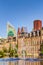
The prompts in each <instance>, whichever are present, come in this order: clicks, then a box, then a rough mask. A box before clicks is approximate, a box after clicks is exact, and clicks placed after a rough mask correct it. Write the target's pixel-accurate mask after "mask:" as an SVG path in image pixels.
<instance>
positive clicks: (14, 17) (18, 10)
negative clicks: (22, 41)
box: [0, 0, 43, 37]
mask: <svg viewBox="0 0 43 65" xmlns="http://www.w3.org/2000/svg"><path fill="white" fill-rule="evenodd" d="M35 19H40V20H42V23H43V0H0V36H1V37H6V35H7V22H8V21H9V22H10V23H11V24H12V25H13V26H14V27H15V28H16V30H17V29H18V27H22V26H25V27H27V29H28V32H30V31H32V29H33V21H34V20H35Z"/></svg>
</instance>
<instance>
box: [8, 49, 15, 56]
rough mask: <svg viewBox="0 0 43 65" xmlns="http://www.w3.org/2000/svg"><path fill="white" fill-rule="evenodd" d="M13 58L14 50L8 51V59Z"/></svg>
mask: <svg viewBox="0 0 43 65" xmlns="http://www.w3.org/2000/svg"><path fill="white" fill-rule="evenodd" d="M13 56H14V50H13V49H12V50H10V54H9V57H13Z"/></svg>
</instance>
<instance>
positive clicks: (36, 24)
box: [34, 20, 42, 30]
mask: <svg viewBox="0 0 43 65" xmlns="http://www.w3.org/2000/svg"><path fill="white" fill-rule="evenodd" d="M41 28H42V21H41V20H35V21H34V30H40V29H41Z"/></svg>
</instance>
